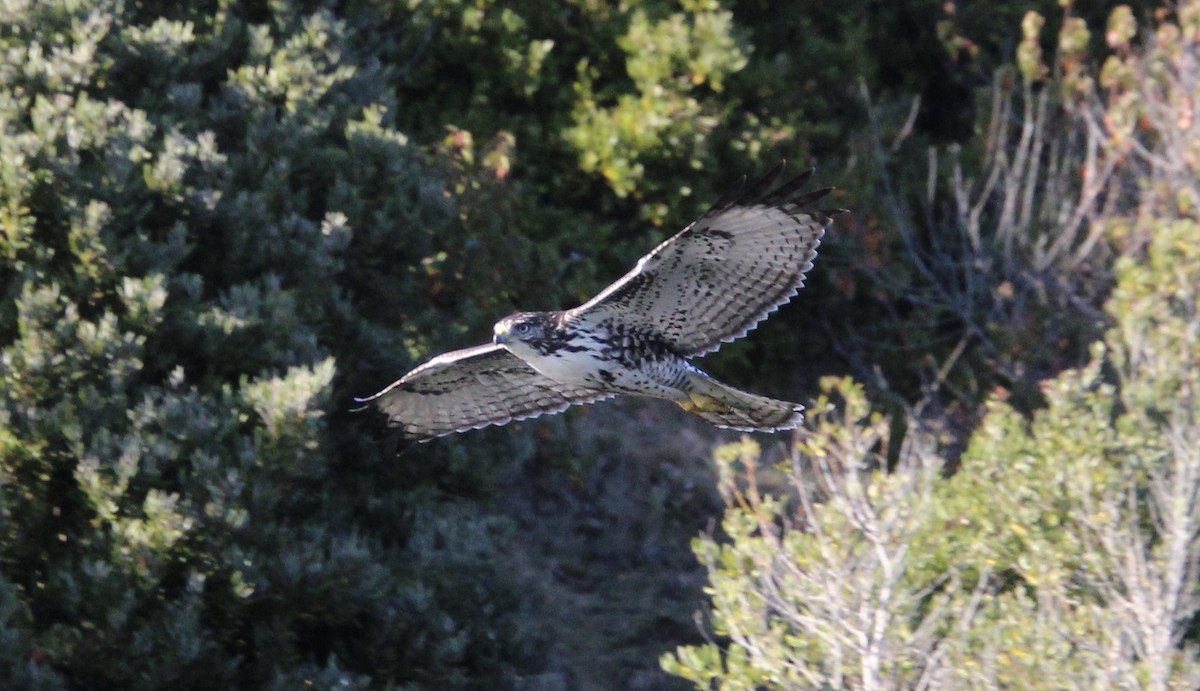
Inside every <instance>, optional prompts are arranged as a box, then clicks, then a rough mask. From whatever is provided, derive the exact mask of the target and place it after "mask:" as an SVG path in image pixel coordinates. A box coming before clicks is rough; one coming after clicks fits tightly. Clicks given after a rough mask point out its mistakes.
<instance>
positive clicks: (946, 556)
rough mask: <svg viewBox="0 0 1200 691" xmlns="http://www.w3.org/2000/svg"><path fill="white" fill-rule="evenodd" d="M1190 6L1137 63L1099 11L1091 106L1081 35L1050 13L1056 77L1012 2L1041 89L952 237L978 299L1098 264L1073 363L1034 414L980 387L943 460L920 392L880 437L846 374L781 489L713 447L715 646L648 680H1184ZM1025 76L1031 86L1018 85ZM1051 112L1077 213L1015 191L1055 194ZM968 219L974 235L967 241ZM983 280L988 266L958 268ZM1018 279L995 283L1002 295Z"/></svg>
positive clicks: (1124, 25)
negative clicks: (1109, 50)
mask: <svg viewBox="0 0 1200 691" xmlns="http://www.w3.org/2000/svg"><path fill="white" fill-rule="evenodd" d="M1195 5H1196V3H1184V4H1181V5H1180V6H1179V7H1178V14H1177V15H1176V16H1175V17H1174V18H1173V19H1172V20H1171V21H1165V22H1163V23H1162V24H1161V25H1160V26H1159V27H1158V28H1157V31H1156V35H1155V39H1156V40H1155V41H1154V42H1151V43H1148V44H1147V46H1146V47H1144V48H1137V47H1136V46H1134V45H1132V44H1131V43H1130V40H1131V38H1132V37H1133V36H1134V34H1135V31H1134V25H1133V21H1132V15H1131V13H1130V11H1129V9H1128V8H1118V9H1117V10H1116V11H1115V12H1114V13H1113V15H1112V17H1111V19H1110V22H1109V28H1108V33H1107V38H1108V42H1109V44H1110V45H1111V46H1112V47H1113V48H1114V49H1115V51H1116V54H1115V55H1114V56H1112V57H1111V58H1109V59H1108V60H1107V62H1106V63H1105V65H1104V67H1103V70H1102V72H1101V78H1100V82H1101V84H1100V85H1099V87H1103V89H1104V91H1103V92H1101V91H1099V90H1098V88H1099V87H1098V85H1097V83H1096V82H1095V81H1093V79H1092V76H1091V74H1092V73H1091V72H1089V70H1088V69H1087V67H1086V64H1085V63H1084V61H1083V52H1084V47H1085V46H1086V44H1087V30H1086V27H1085V26H1084V25H1083V24H1082V23H1079V22H1074V21H1068V22H1065V23H1064V28H1063V31H1062V33H1061V34H1060V51H1059V55H1058V58H1057V60H1058V62H1057V65H1058V66H1057V67H1056V68H1055V69H1054V70H1053V72H1052V71H1051V70H1049V69H1048V68H1047V67H1046V66H1045V65H1044V64H1043V63H1042V62H1041V53H1040V49H1039V48H1038V46H1037V38H1038V30H1039V29H1040V27H1041V22H1040V21H1039V17H1038V16H1037V15H1035V14H1033V13H1031V14H1030V15H1029V16H1028V17H1027V18H1026V22H1025V34H1026V35H1025V39H1026V42H1025V44H1023V46H1022V51H1021V53H1020V55H1021V64H1020V69H1021V72H1020V74H1021V76H1022V77H1023V78H1024V79H1026V80H1027V82H1026V90H1025V93H1024V96H1023V98H1033V99H1035V102H1036V101H1037V100H1039V99H1042V98H1043V97H1042V96H1040V95H1039V93H1045V91H1050V90H1053V91H1054V92H1055V94H1054V95H1053V96H1052V97H1048V98H1046V99H1045V100H1043V101H1042V105H1039V106H1038V107H1037V108H1034V109H1033V110H1030V111H1027V113H1031V114H1034V115H1035V116H1036V117H1038V118H1039V121H1038V122H1034V123H1032V124H1030V125H1029V126H1028V127H1027V128H1025V129H1024V132H1025V135H1024V136H1022V137H1019V138H1017V140H1016V144H1015V146H1014V148H1008V146H1007V145H1006V144H1005V143H1004V142H1005V137H1004V135H1003V134H1002V131H1000V133H999V134H997V132H993V135H994V136H997V137H998V142H999V143H998V144H996V145H995V148H994V149H993V150H992V152H991V154H990V155H992V156H994V157H996V159H997V161H999V162H998V163H995V164H993V165H994V166H995V167H994V168H993V169H992V170H994V171H995V172H996V175H995V179H994V180H993V181H991V182H989V183H987V184H986V185H985V190H986V195H985V196H984V197H981V198H980V203H979V205H978V206H976V207H975V209H977V210H979V211H980V213H981V216H977V217H975V218H974V219H973V218H971V217H970V216H969V215H966V214H964V217H963V218H962V219H961V221H960V222H961V224H962V225H961V226H960V228H961V229H962V231H963V232H964V234H965V235H966V236H967V237H965V238H964V240H963V245H964V246H967V247H969V246H971V245H972V244H973V243H978V242H980V241H986V242H988V243H992V246H993V248H998V247H1003V248H1004V252H1005V253H1004V254H1002V255H1001V258H1002V259H1003V260H1004V261H1006V262H1008V267H1007V268H1006V269H1005V270H1004V271H1000V272H995V273H993V272H991V271H988V270H980V271H979V272H978V273H977V274H975V277H976V278H977V279H979V280H980V283H979V286H977V289H979V288H982V289H983V290H984V291H998V289H999V288H1000V286H999V285H997V284H995V283H989V281H988V277H991V278H992V280H993V281H994V280H996V278H997V277H998V276H1014V275H1016V276H1020V275H1022V274H1023V275H1025V276H1030V275H1035V274H1034V272H1035V271H1037V272H1043V273H1042V275H1053V274H1054V273H1056V272H1062V271H1063V270H1064V269H1065V270H1066V271H1067V272H1075V273H1077V274H1078V273H1081V272H1084V273H1085V270H1084V269H1083V268H1082V267H1085V266H1086V267H1088V268H1089V269H1092V270H1099V271H1102V272H1104V271H1109V270H1111V271H1112V273H1113V277H1114V282H1115V285H1114V287H1113V289H1112V292H1111V295H1110V296H1109V297H1108V299H1107V302H1106V307H1105V311H1104V313H1103V317H1104V319H1103V321H1102V322H1100V323H1101V324H1102V326H1103V331H1102V338H1100V339H1098V340H1096V341H1095V342H1093V343H1092V344H1091V345H1090V347H1089V348H1088V350H1087V352H1088V357H1087V359H1086V362H1085V363H1084V364H1082V365H1081V366H1080V367H1078V368H1074V369H1069V370H1067V371H1065V372H1062V373H1061V374H1059V375H1057V376H1055V377H1053V378H1049V379H1045V380H1043V381H1042V382H1041V385H1040V391H1039V394H1040V399H1041V401H1042V404H1041V405H1037V406H1036V410H1034V411H1033V412H1032V413H1031V414H1030V413H1029V412H1028V408H1029V407H1030V404H1029V402H1028V401H1027V400H1025V401H1019V402H1016V403H1017V405H1014V401H1013V400H1012V399H1013V396H1012V395H1011V392H1010V391H1008V390H1006V389H1004V388H1002V387H997V388H996V389H995V390H994V392H993V394H992V396H991V399H990V401H989V403H988V405H987V406H986V408H985V411H984V415H983V417H982V421H981V424H980V425H979V426H978V428H977V429H974V430H973V432H972V433H971V434H970V439H969V445H968V446H967V448H966V452H965V454H964V455H963V456H962V457H961V459H959V458H957V457H947V454H946V453H945V452H944V451H940V450H939V448H940V447H942V446H943V445H944V443H945V440H944V438H942V437H941V436H940V435H941V433H942V432H943V430H945V429H946V420H945V419H944V418H940V417H937V416H930V415H929V412H930V410H931V409H936V406H931V405H930V401H931V400H936V396H937V391H936V390H935V389H931V390H930V397H929V398H927V399H926V400H924V401H922V402H921V403H920V404H918V405H917V406H915V407H913V408H910V410H909V415H908V418H907V420H906V421H905V424H903V425H896V424H890V423H889V422H888V421H887V420H886V418H883V417H882V416H880V415H879V414H878V413H873V412H872V411H871V407H870V405H869V404H868V402H867V400H866V398H865V396H864V395H863V392H862V390H861V389H860V388H859V387H857V386H855V385H853V384H851V383H849V382H848V381H844V380H828V381H826V382H825V383H824V385H823V386H824V390H825V396H823V397H821V398H820V399H818V401H817V404H816V405H815V406H814V407H813V410H812V413H813V419H812V420H811V421H810V423H809V424H808V426H807V427H806V429H805V430H804V431H803V432H802V433H800V434H799V436H798V443H797V444H796V445H795V447H794V448H793V449H792V450H791V452H790V453H789V454H788V456H787V458H786V459H785V461H784V462H783V463H782V464H780V466H779V468H778V470H779V473H781V474H776V475H772V474H771V473H770V472H769V471H760V470H759V469H758V465H759V460H760V455H761V452H760V450H759V449H758V447H757V446H756V445H753V444H751V443H749V442H743V443H742V444H741V445H738V446H731V447H726V448H724V449H721V450H719V451H718V453H717V456H716V460H717V466H718V469H719V471H720V472H721V476H722V487H723V493H724V496H725V498H726V511H725V519H724V521H723V523H722V528H723V535H721V536H719V537H718V536H706V537H702V538H700V539H698V540H697V541H696V543H695V545H694V548H695V551H696V553H697V555H698V557H699V558H700V560H701V562H702V563H703V564H704V565H705V566H706V568H707V570H708V572H709V581H710V586H709V594H710V596H711V598H712V603H713V613H712V624H713V627H714V630H715V632H716V633H717V634H718V635H719V636H720V637H721V638H720V639H719V640H713V641H711V642H710V643H708V644H706V645H700V646H687V647H683V648H680V649H679V650H678V651H677V652H676V653H675V654H674V655H668V656H665V657H664V658H663V665H664V668H665V669H667V670H668V671H670V672H671V673H673V674H676V675H678V676H680V677H682V678H685V679H688V680H689V681H691V682H693V683H694V684H695V685H696V687H697V688H705V689H707V688H722V689H754V688H796V687H834V688H838V687H843V686H850V687H855V688H944V687H955V688H957V687H971V688H975V687H981V688H1009V687H1021V688H1112V687H1121V688H1154V689H1167V688H1193V687H1195V686H1196V685H1197V684H1198V683H1200V658H1198V657H1197V655H1196V650H1197V648H1196V644H1197V641H1196V627H1195V623H1196V621H1197V618H1196V615H1197V613H1198V612H1200V597H1198V596H1197V583H1198V582H1200V522H1198V518H1197V517H1198V516H1200V504H1198V501H1200V500H1198V498H1200V455H1198V454H1197V451H1196V449H1197V442H1200V405H1197V401H1196V399H1195V396H1194V391H1196V390H1197V386H1198V385H1200V381H1197V379H1196V377H1197V374H1196V372H1197V365H1198V364H1200V362H1198V361H1197V352H1196V348H1195V345H1194V342H1195V340H1196V339H1195V337H1196V331H1197V328H1198V325H1200V289H1198V286H1200V253H1198V252H1197V251H1196V243H1195V238H1196V237H1197V236H1198V233H1200V226H1197V224H1196V222H1195V218H1194V206H1193V205H1192V201H1191V199H1192V196H1191V195H1192V194H1193V191H1192V188H1193V186H1194V185H1193V183H1194V176H1191V175H1189V173H1188V171H1189V170H1190V168H1189V166H1191V164H1192V163H1193V161H1192V160H1191V158H1190V157H1189V156H1188V155H1187V154H1186V153H1184V152H1186V151H1188V150H1190V149H1189V147H1192V145H1194V143H1195V141H1196V139H1195V137H1194V127H1195V125H1194V121H1193V119H1192V118H1191V116H1190V106H1189V105H1188V104H1189V103H1190V102H1191V101H1192V99H1194V97H1195V95H1196V90H1195V88H1194V78H1193V74H1194V65H1193V64H1192V58H1191V57H1190V56H1192V55H1193V53H1194V42H1195V39H1196V36H1197V34H1196V32H1195V26H1194V25H1195V20H1196V16H1197V15H1196V10H1197V7H1196V6H1195ZM1038 80H1046V82H1047V83H1046V84H1043V85H1042V86H1041V87H1040V88H1041V89H1043V90H1044V91H1040V92H1039V91H1037V90H1034V89H1032V88H1030V85H1031V83H1032V82H1033V81H1038ZM1102 97H1103V98H1102ZM1054 99H1058V101H1057V104H1058V105H1057V106H1054V107H1053V108H1054V109H1057V108H1061V109H1063V110H1064V111H1066V113H1065V114H1063V115H1060V116H1057V117H1060V118H1061V119H1060V120H1059V121H1060V122H1062V123H1070V124H1071V125H1072V126H1073V127H1077V128H1079V129H1078V132H1076V134H1071V133H1070V132H1067V133H1065V134H1064V135H1059V136H1060V137H1063V138H1060V139H1058V141H1059V142H1067V143H1069V142H1070V141H1076V142H1078V143H1081V144H1082V145H1083V146H1082V148H1081V149H1080V152H1081V153H1082V154H1083V158H1080V159H1078V160H1077V164H1078V165H1081V166H1082V168H1081V170H1082V172H1083V185H1082V187H1080V188H1077V189H1078V190H1079V193H1078V196H1074V197H1071V198H1066V197H1063V196H1062V195H1060V196H1059V197H1058V198H1057V199H1051V198H1043V197H1040V196H1039V195H1038V194H1035V193H1034V190H1033V189H1032V187H1030V184H1031V183H1030V182H1029V180H1031V179H1032V180H1038V179H1042V180H1049V181H1050V182H1051V183H1053V182H1054V178H1055V175H1057V174H1059V173H1061V170H1059V169H1058V168H1057V167H1058V166H1060V165H1062V163H1063V162H1064V161H1069V160H1070V158H1069V157H1066V158H1060V157H1059V156H1058V155H1051V153H1044V154H1038V153H1036V151H1034V152H1032V153H1031V150H1030V148H1029V147H1031V146H1032V145H1033V144H1032V142H1033V138H1035V137H1037V136H1039V135H1038V133H1037V130H1038V128H1041V127H1044V123H1046V122H1048V121H1049V119H1048V118H1049V117H1050V115H1049V113H1051V112H1056V111H1054V110H1053V109H1051V110H1046V111H1041V109H1043V108H1049V107H1050V104H1051V103H1053V102H1054ZM1170 104H1175V106H1174V108H1172V107H1171V105H1170ZM1039 112H1041V113H1042V114H1040V115H1038V113H1039ZM1135 122H1136V123H1138V124H1137V125H1134V124H1133V123H1135ZM1193 148H1194V147H1193ZM1013 151H1015V152H1016V156H1015V157H1013V158H1009V157H1008V155H1009V154H1010V153H1012V152H1013ZM1021 157H1026V158H1027V162H1025V163H1017V162H1014V160H1019V159H1020V158H1021ZM1048 164H1049V166H1050V168H1049V169H1046V168H1044V166H1046V165H1048ZM1038 176H1041V177H1040V178H1039V177H1038ZM1167 181H1174V182H1173V183H1172V182H1167ZM964 189H966V188H964ZM993 194H994V195H995V197H994V198H995V199H998V200H999V202H1001V204H1000V206H999V211H1000V215H999V216H998V219H999V221H1000V222H998V223H996V224H995V225H972V222H977V220H978V218H979V217H985V218H986V217H987V216H988V214H991V213H995V211H996V209H994V208H992V209H989V206H988V201H989V197H990V196H991V195H993ZM963 201H965V198H964V200H963ZM1064 202H1065V204H1063V203H1064ZM968 208H969V207H968ZM1022 208H1023V209H1024V211H1021V209H1022ZM1039 208H1040V209H1041V210H1040V211H1039ZM1005 209H1007V210H1008V213H1015V214H1018V215H1019V214H1025V216H1024V220H1020V221H1014V220H1013V217H1010V216H1006V213H1005ZM1054 219H1058V220H1059V222H1060V223H1059V225H1057V226H1055V225H1054V224H1053V221H1054ZM1085 220H1086V222H1083V221H1085ZM984 227H986V228H989V230H991V231H993V232H990V233H988V234H986V235H985V234H982V233H981V234H980V235H978V236H976V237H971V235H970V234H971V232H972V229H973V228H974V229H975V230H978V229H979V228H984ZM995 231H999V232H995ZM993 233H994V234H993ZM1005 236H1008V242H1005ZM1098 248H1099V250H1098ZM1114 250H1115V251H1114ZM1097 252H1098V253H1097ZM1116 253H1120V254H1122V255H1123V256H1121V257H1120V258H1119V259H1117V260H1116V261H1115V262H1112V261H1106V260H1105V257H1106V256H1107V257H1111V256H1112V255H1113V254H1116ZM1055 267H1058V268H1055ZM1109 267H1111V269H1110V268H1109ZM978 268H983V269H987V268H988V267H967V268H964V271H965V272H968V273H970V272H972V271H973V269H978ZM1006 272H1014V273H1006ZM1060 275H1062V276H1063V277H1064V278H1063V281H1064V285H1067V284H1069V283H1070V282H1075V283H1076V285H1085V284H1086V283H1087V281H1086V280H1085V279H1084V278H1083V277H1081V276H1080V275H1075V276H1068V275H1067V273H1061V274H1060ZM1085 275H1086V273H1085ZM1005 280H1008V279H1005ZM1092 280H1093V281H1095V275H1094V274H1093V275H1092ZM1021 290H1022V289H1021V288H1020V287H1016V288H1014V287H1013V286H1012V285H1011V284H1009V285H1008V286H1007V288H1005V289H1004V291H1005V293H1006V294H1005V295H1003V298H1004V299H1006V300H1011V299H1013V294H1014V292H1017V293H1019V292H1020V291H1021ZM951 292H952V291H946V294H950V293H951ZM959 294H960V295H965V292H963V293H959ZM979 295H981V296H983V295H984V293H983V292H981V293H979ZM1076 297H1077V298H1079V297H1080V296H1078V295H1077V296H1076ZM989 301H990V300H989V298H987V297H986V296H984V297H983V298H982V304H988V302H989ZM1075 304H1079V305H1087V304H1088V302H1087V301H1086V300H1083V299H1078V301H1077V303H1075ZM1047 318H1049V317H1047ZM1064 318H1066V319H1069V318H1070V317H1069V316H1066V317H1064ZM981 323H991V322H990V321H984V322H981ZM1050 328H1055V327H1053V326H1051V327H1050ZM1034 342H1036V343H1042V346H1043V347H1045V346H1046V345H1048V344H1046V343H1044V342H1043V341H1041V340H1039V339H1034ZM952 366H955V365H954V363H953V360H952V361H950V362H948V363H947V364H946V365H945V366H944V367H943V368H942V371H941V373H940V374H941V376H942V377H945V376H946V373H947V372H948V371H949V370H950V368H951V367H952ZM968 371H970V370H968ZM942 383H943V381H940V380H939V381H936V382H935V384H937V385H941V384H942ZM901 433H903V436H901ZM949 470H953V471H954V472H953V475H952V476H951V477H945V476H944V474H945V473H946V472H947V471H949ZM766 481H772V482H780V481H782V484H781V485H780V486H778V487H774V488H772V489H773V491H766V490H764V489H762V484H763V483H765V482H766Z"/></svg>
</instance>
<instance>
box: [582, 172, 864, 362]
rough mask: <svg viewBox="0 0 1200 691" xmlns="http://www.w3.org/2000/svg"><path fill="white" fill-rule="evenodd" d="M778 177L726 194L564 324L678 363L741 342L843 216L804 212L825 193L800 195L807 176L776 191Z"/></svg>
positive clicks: (797, 282) (788, 293)
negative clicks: (608, 326) (610, 335)
mask: <svg viewBox="0 0 1200 691" xmlns="http://www.w3.org/2000/svg"><path fill="white" fill-rule="evenodd" d="M783 170H784V168H783V164H782V163H781V164H780V165H779V166H777V167H776V168H775V169H774V170H772V171H771V172H770V173H768V174H767V175H766V177H764V178H763V179H762V180H760V181H759V182H758V183H756V184H754V185H752V186H751V187H750V189H749V190H747V191H745V192H741V191H739V190H735V191H733V192H731V193H729V194H727V195H725V196H724V197H723V198H722V199H721V200H720V201H718V202H717V203H716V204H715V205H713V207H712V208H711V209H709V211H708V213H706V214H704V215H703V216H701V217H700V218H699V219H697V220H696V222H694V223H692V224H691V225H689V226H688V227H687V228H685V229H683V231H681V232H680V233H678V234H676V235H675V236H673V237H671V238H669V239H667V240H666V241H665V242H663V243H662V244H661V245H659V246H658V247H656V248H654V250H653V251H652V252H650V254H647V255H646V256H644V257H642V258H641V260H639V261H638V263H637V266H635V267H634V268H633V270H632V271H630V272H629V273H627V274H625V276H623V277H622V278H620V279H618V280H617V282H616V283H613V284H612V285H611V286H609V287H608V288H606V289H604V291H602V292H601V293H600V294H599V295H597V296H596V297H594V298H592V299H591V300H589V301H588V302H586V303H585V304H583V305H580V306H579V307H576V308H575V309H573V310H570V311H569V312H567V314H568V317H569V318H572V319H573V318H582V319H586V320H588V321H590V322H592V323H598V322H606V321H608V322H613V323H616V324H622V325H625V326H627V327H633V328H635V329H637V330H641V331H643V332H647V333H652V334H655V335H657V336H658V337H659V338H660V339H661V340H662V341H663V342H665V343H667V344H668V345H670V346H671V347H672V348H673V349H674V350H675V352H676V353H678V354H679V355H681V356H683V357H694V356H697V355H703V354H704V353H709V352H712V351H714V350H716V349H717V348H719V347H721V344H722V343H728V342H729V341H732V340H734V339H737V338H741V337H742V336H744V335H745V334H746V332H747V331H749V330H750V329H753V328H754V327H755V326H756V325H757V324H758V323H759V322H760V321H762V320H763V319H766V318H767V315H769V314H770V313H771V312H774V311H775V310H776V309H777V308H778V307H779V306H780V305H782V304H784V303H785V302H787V301H788V300H790V299H791V298H792V296H794V295H795V294H796V291H797V290H799V289H800V287H801V286H803V285H804V274H805V273H806V272H808V270H809V269H811V268H812V265H813V259H814V258H815V257H816V256H817V245H818V244H820V242H821V236H822V235H824V233H825V228H826V227H828V226H829V224H830V222H831V217H832V216H834V215H836V214H838V213H841V212H842V210H841V209H828V210H820V209H816V208H813V207H812V204H814V203H815V202H817V201H818V200H820V199H821V198H822V197H823V196H825V194H827V193H828V192H829V191H830V188H825V189H819V190H813V191H811V192H801V189H802V188H803V186H804V185H805V184H806V183H807V182H808V178H809V175H810V173H811V172H812V171H808V172H805V173H802V174H800V175H798V176H796V177H795V178H792V179H791V180H788V181H786V182H784V183H782V184H779V185H777V184H776V183H777V182H778V180H779V179H780V177H781V175H782V174H783Z"/></svg>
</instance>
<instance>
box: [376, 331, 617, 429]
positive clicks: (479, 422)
mask: <svg viewBox="0 0 1200 691" xmlns="http://www.w3.org/2000/svg"><path fill="white" fill-rule="evenodd" d="M612 395H613V394H611V393H606V392H604V391H597V390H595V389H587V388H582V387H575V386H570V385H567V384H561V383H559V382H556V381H554V380H553V379H550V378H549V377H545V376H543V375H542V374H540V373H538V372H537V370H535V369H533V368H532V367H530V366H529V365H527V364H525V362H524V361H523V360H521V359H520V358H518V357H517V356H515V355H513V354H511V353H509V352H508V351H507V350H505V349H504V348H502V347H500V346H495V345H492V344H486V345H480V346H476V347H474V348H464V349H463V350H455V351H452V352H449V353H445V354H443V355H439V356H437V357H435V358H433V359H432V360H430V361H429V362H426V363H425V364H423V365H421V366H420V367H418V368H416V369H414V370H413V371H411V372H409V373H408V374H406V375H404V376H403V377H401V378H400V379H399V380H397V381H395V382H393V383H392V384H391V385H389V386H388V387H387V388H385V389H384V390H382V391H380V392H379V393H377V394H374V395H372V396H368V397H366V398H361V399H357V400H358V401H359V402H360V403H366V404H370V405H373V406H375V407H376V408H377V409H378V410H379V411H380V412H381V413H383V414H384V415H385V416H386V417H387V424H388V426H389V427H393V428H399V429H401V430H402V431H403V433H404V436H405V437H406V438H409V439H413V440H416V441H422V442H424V441H429V440H430V439H433V438H435V437H440V436H442V435H445V434H451V433H453V432H465V431H467V430H469V429H478V428H480V427H486V426H488V425H503V424H506V423H508V422H511V421H512V420H522V419H525V418H530V417H536V416H538V415H542V414H545V413H558V412H561V411H563V410H565V409H566V408H567V407H568V406H571V405H573V404H578V403H590V402H593V401H598V400H602V399H605V398H610V397H612Z"/></svg>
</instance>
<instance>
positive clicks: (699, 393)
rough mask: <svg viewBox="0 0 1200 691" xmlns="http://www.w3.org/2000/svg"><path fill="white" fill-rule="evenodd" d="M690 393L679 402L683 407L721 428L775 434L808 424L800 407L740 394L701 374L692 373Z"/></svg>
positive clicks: (689, 386) (688, 390)
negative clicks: (775, 432)
mask: <svg viewBox="0 0 1200 691" xmlns="http://www.w3.org/2000/svg"><path fill="white" fill-rule="evenodd" d="M687 393H688V399H687V400H683V401H677V402H678V403H679V407H681V408H683V409H684V410H686V411H688V412H690V413H695V414H696V415H699V416H700V417H702V418H704V420H706V421H707V422H709V423H710V424H713V425H716V426H718V427H728V428H730V429H736V430H742V431H744V432H773V431H776V430H788V429H795V428H796V427H797V426H799V425H800V423H801V422H802V421H803V420H804V416H803V415H802V414H801V411H803V410H804V406H802V405H800V404H799V403H790V402H788V401H779V400H775V399H773V398H767V397H766V396H758V395H755V394H752V393H747V392H745V391H740V390H738V389H735V388H733V387H732V386H729V385H727V384H722V383H721V382H719V381H717V380H716V379H713V378H712V377H710V376H708V375H707V374H705V373H704V372H701V371H700V370H693V371H691V372H689V373H688V380H687Z"/></svg>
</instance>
